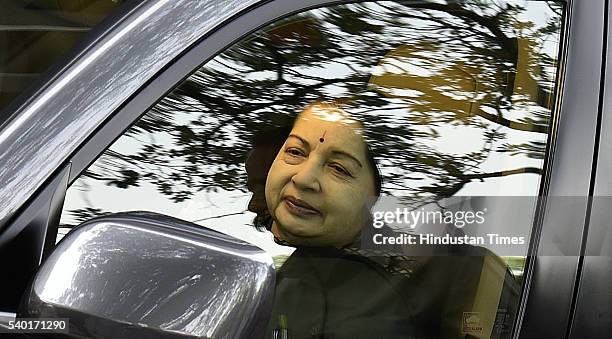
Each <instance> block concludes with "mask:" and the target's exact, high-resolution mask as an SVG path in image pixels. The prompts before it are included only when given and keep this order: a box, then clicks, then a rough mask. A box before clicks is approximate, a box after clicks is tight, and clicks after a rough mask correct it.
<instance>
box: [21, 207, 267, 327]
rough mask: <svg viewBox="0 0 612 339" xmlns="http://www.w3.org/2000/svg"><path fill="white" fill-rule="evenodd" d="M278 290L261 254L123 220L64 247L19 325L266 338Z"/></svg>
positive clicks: (159, 221)
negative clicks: (53, 321) (59, 323)
mask: <svg viewBox="0 0 612 339" xmlns="http://www.w3.org/2000/svg"><path fill="white" fill-rule="evenodd" d="M274 280H275V273H274V265H273V261H272V258H271V257H270V256H269V255H268V254H266V253H265V252H264V251H263V250H261V249H259V248H258V247H255V246H253V245H251V244H248V243H246V242H244V241H241V240H238V239H235V238H233V237H231V236H228V235H225V234H222V233H219V232H216V231H212V230H209V229H206V228H203V227H200V226H197V225H195V224H192V223H189V222H186V221H183V220H179V219H175V218H171V217H168V216H164V215H160V214H156V213H149V212H127V213H118V214H112V215H107V216H103V217H99V218H94V219H92V220H89V221H87V222H85V223H83V224H81V225H79V226H78V227H76V228H75V229H74V230H72V231H71V232H70V233H69V234H68V235H67V236H66V237H65V238H64V239H62V241H61V242H60V243H59V244H58V245H57V247H56V248H55V249H54V250H53V252H52V253H51V255H50V256H49V257H48V258H47V259H46V261H45V262H44V264H43V265H42V266H41V267H40V269H39V270H38V272H37V274H36V276H35V278H34V280H33V282H32V283H31V285H30V287H29V288H28V290H27V292H26V294H25V295H24V298H23V299H22V304H21V308H20V311H19V317H30V318H68V319H69V334H65V336H66V337H68V338H73V337H78V338H82V337H90V338H128V337H129V338H258V337H262V336H263V334H264V331H265V328H266V325H267V322H268V319H269V316H270V314H271V308H272V300H273V297H274Z"/></svg>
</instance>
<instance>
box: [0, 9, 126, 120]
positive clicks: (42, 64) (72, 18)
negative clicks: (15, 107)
mask: <svg viewBox="0 0 612 339" xmlns="http://www.w3.org/2000/svg"><path fill="white" fill-rule="evenodd" d="M122 2H123V1H122V0H78V1H74V0H55V1H44V0H28V1H26V0H8V1H3V2H2V11H1V13H0V27H1V29H0V110H2V109H3V108H4V107H5V106H6V105H8V103H9V102H11V101H12V100H13V98H15V97H16V96H17V95H18V94H19V93H21V92H22V91H23V90H25V89H26V88H27V86H28V85H29V84H31V83H32V82H34V81H35V80H36V79H37V78H38V77H39V76H40V75H42V74H43V73H44V72H45V70H47V69H48V68H49V67H50V66H51V65H52V64H53V63H55V62H56V61H57V60H59V59H60V58H61V57H62V56H63V55H65V54H66V52H67V51H68V50H70V48H72V47H73V46H74V45H75V44H76V43H77V42H78V41H80V40H81V39H83V37H84V36H85V35H86V34H87V33H88V32H89V31H90V30H91V28H92V27H93V26H95V25H96V24H98V23H100V22H101V21H102V19H104V18H105V17H107V16H108V15H109V14H110V13H111V12H113V11H114V10H115V9H117V8H118V7H119V5H120V4H121V3H122ZM7 118H8V114H7V115H6V116H5V115H0V124H1V123H3V122H4V120H5V119H7Z"/></svg>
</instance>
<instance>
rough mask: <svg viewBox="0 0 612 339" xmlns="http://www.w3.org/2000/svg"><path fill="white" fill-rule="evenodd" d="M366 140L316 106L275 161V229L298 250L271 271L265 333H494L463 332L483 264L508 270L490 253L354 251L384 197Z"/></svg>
mask: <svg viewBox="0 0 612 339" xmlns="http://www.w3.org/2000/svg"><path fill="white" fill-rule="evenodd" d="M363 136H364V125H363V124H362V123H361V122H359V121H357V120H356V119H355V118H354V117H353V116H351V115H350V114H349V113H348V112H346V111H345V110H343V109H342V108H341V107H339V106H338V105H336V104H329V103H316V104H313V105H310V106H308V107H307V108H306V109H305V110H304V111H303V112H301V113H300V114H299V115H298V116H297V118H296V120H295V123H294V125H293V128H292V130H291V132H290V134H289V136H288V137H287V140H286V141H285V143H284V145H283V146H282V147H281V149H280V151H279V153H278V154H277V156H276V158H275V159H274V161H273V163H272V166H271V168H270V170H269V172H268V176H267V180H266V185H265V197H266V202H267V206H268V210H269V213H270V215H271V217H272V220H273V223H272V226H271V230H272V233H273V234H274V236H275V238H276V239H277V240H278V241H280V242H283V243H286V244H289V245H291V246H295V247H296V248H297V249H296V251H295V252H294V253H293V254H292V255H291V257H290V258H289V259H288V260H287V261H286V262H285V264H284V265H283V266H282V267H281V268H280V270H279V271H278V274H277V287H276V295H275V304H274V309H273V313H272V317H271V321H270V324H269V326H268V337H269V338H283V337H284V336H285V335H286V336H288V337H289V338H291V339H296V338H323V337H324V338H351V339H355V338H368V339H369V338H464V337H465V336H466V335H473V336H474V337H492V334H493V333H491V332H490V331H489V332H487V331H486V329H484V331H483V329H482V328H480V329H478V325H473V324H472V325H473V326H472V327H470V328H468V331H465V328H463V327H462V318H463V317H464V316H465V314H466V313H468V314H470V315H472V316H473V315H474V314H473V313H475V312H471V311H473V305H474V300H475V298H476V295H477V294H478V293H482V291H483V290H482V288H480V277H481V272H482V271H483V270H484V267H485V266H495V267H494V269H493V270H497V271H499V272H501V277H502V279H503V278H504V272H506V274H507V270H506V268H505V265H504V264H503V263H501V262H499V261H492V262H491V261H486V260H485V259H484V255H488V253H485V252H483V251H482V250H481V249H478V248H474V247H462V248H459V249H454V250H455V253H456V254H457V256H447V257H418V258H411V257H399V256H390V255H384V254H375V255H374V254H371V253H367V252H366V251H363V250H360V249H357V248H356V247H358V246H356V245H357V242H358V240H359V239H360V235H361V234H362V229H363V230H367V229H369V228H368V227H370V226H371V224H370V219H369V216H370V208H371V206H372V204H373V203H374V202H375V201H376V199H377V197H378V196H379V195H380V191H381V179H380V175H379V174H378V170H377V167H376V164H375V162H374V161H373V157H372V156H371V154H370V151H369V149H368V146H367V144H366V142H365V140H364V137H363ZM364 226H365V228H364ZM506 278H507V279H506V280H507V281H508V283H511V282H512V278H511V277H506ZM508 286H509V287H511V286H510V285H508ZM507 290H509V289H507ZM509 291H510V290H509ZM510 292H512V291H510ZM506 294H508V293H506ZM494 298H495V299H496V300H499V299H501V300H504V296H503V295H502V296H501V298H500V294H497V297H494ZM506 299H507V298H506ZM510 299H511V300H514V299H513V298H510ZM500 305H501V303H500ZM495 306H497V304H496V305H494V306H493V307H492V308H493V309H491V307H489V313H491V314H492V315H493V317H494V318H495V313H496V310H497V309H496V308H495ZM504 307H505V306H504ZM507 308H508V307H507ZM491 314H489V315H491ZM472 318H474V317H472ZM477 332H478V333H477ZM483 332H487V333H483ZM508 334H509V333H508ZM497 337H503V336H497Z"/></svg>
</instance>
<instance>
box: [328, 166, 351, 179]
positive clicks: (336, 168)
mask: <svg viewBox="0 0 612 339" xmlns="http://www.w3.org/2000/svg"><path fill="white" fill-rule="evenodd" d="M329 166H330V167H331V168H332V169H333V170H334V171H336V172H337V173H339V174H341V175H343V176H347V177H352V176H353V175H352V174H351V172H349V171H348V170H347V169H346V168H344V167H342V166H341V165H338V164H331V165H329Z"/></svg>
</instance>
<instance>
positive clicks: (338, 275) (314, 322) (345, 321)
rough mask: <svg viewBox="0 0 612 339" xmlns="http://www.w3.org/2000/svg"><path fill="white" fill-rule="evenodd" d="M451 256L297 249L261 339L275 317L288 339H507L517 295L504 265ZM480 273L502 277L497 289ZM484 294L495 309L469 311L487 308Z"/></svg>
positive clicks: (467, 253)
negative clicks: (411, 255) (490, 291)
mask: <svg viewBox="0 0 612 339" xmlns="http://www.w3.org/2000/svg"><path fill="white" fill-rule="evenodd" d="M452 254H453V255H446V256H429V257H400V256H368V254H367V253H364V252H363V251H359V250H351V249H336V248H305V247H303V248H298V249H296V251H295V252H294V253H293V254H292V255H291V256H290V257H289V259H287V261H286V262H285V264H284V265H283V266H282V267H281V268H280V269H279V270H278V272H277V284H276V293H275V302H274V309H273V312H272V315H271V321H270V324H269V326H268V332H267V338H274V334H273V331H274V330H275V329H278V328H279V327H284V326H285V325H284V324H283V325H282V326H281V325H279V319H280V318H281V316H282V317H283V321H282V322H283V323H284V322H286V327H287V331H288V334H289V338H290V339H301V338H334V339H341V338H346V339H349V338H350V339H360V338H364V339H366V338H367V339H374V338H509V337H510V334H511V333H510V329H511V326H512V319H511V318H512V317H513V316H514V314H515V311H516V309H517V304H518V296H519V292H520V290H519V286H517V283H516V282H515V280H514V278H513V277H512V275H511V273H510V271H509V270H508V269H507V267H506V265H505V264H504V263H503V262H502V261H501V260H500V259H499V258H498V257H496V256H494V255H493V254H492V253H491V252H489V251H487V250H485V249H483V248H480V247H474V246H455V247H453V248H452ZM483 272H501V273H497V274H498V275H501V276H500V277H499V278H498V279H497V281H499V283H490V282H488V281H487V279H488V280H491V279H490V277H491V276H492V274H490V273H489V274H484V273H483ZM493 276H494V274H493ZM483 277H484V278H483ZM493 280H494V279H493ZM495 285H498V286H497V288H496V287H495ZM487 286H489V287H487ZM491 286H492V287H491ZM487 289H491V290H492V291H493V293H490V294H491V295H493V296H494V298H496V300H493V304H494V307H493V309H491V307H489V309H487V311H486V312H482V307H481V309H480V312H474V307H480V306H478V305H480V304H482V302H479V301H477V299H478V298H480V299H481V301H482V300H485V304H486V303H489V304H490V303H491V300H488V301H487V300H486V298H488V297H487V293H486V292H487V291H486V290H487ZM496 289H497V290H498V292H497V294H496V293H495V290H496ZM479 293H480V295H479V296H478V294H479ZM483 298H484V299H483ZM489 299H490V298H489ZM498 310H500V311H499V312H498ZM484 313H487V314H484ZM508 315H511V317H508ZM487 317H488V318H489V319H494V320H495V323H494V324H493V321H492V320H491V321H489V322H490V323H491V324H490V326H488V329H487V326H486V324H484V322H483V323H481V321H480V318H483V319H484V318H487ZM485 322H486V321H485Z"/></svg>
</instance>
